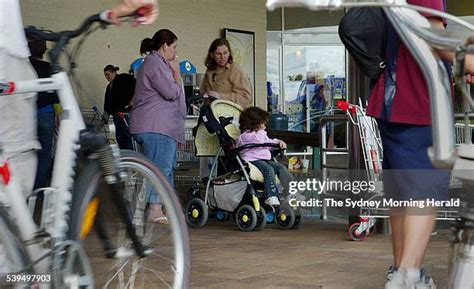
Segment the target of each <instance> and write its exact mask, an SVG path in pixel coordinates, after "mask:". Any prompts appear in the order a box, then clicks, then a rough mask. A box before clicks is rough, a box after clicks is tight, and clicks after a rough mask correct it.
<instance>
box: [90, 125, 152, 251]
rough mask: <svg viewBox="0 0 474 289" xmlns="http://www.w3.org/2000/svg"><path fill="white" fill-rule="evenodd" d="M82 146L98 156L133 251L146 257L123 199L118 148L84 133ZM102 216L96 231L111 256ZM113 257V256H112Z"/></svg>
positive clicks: (98, 137) (100, 137)
mask: <svg viewBox="0 0 474 289" xmlns="http://www.w3.org/2000/svg"><path fill="white" fill-rule="evenodd" d="M81 144H82V146H83V147H86V148H89V149H90V150H91V151H92V152H95V153H96V154H97V159H98V161H99V166H100V170H101V172H102V174H103V176H104V180H105V182H106V183H107V185H108V187H109V189H110V192H111V195H112V200H113V202H114V205H115V207H116V208H117V210H118V213H119V216H120V218H121V219H122V221H123V222H124V223H125V230H126V232H127V235H128V237H129V238H130V240H131V241H132V245H133V249H134V250H135V253H136V254H137V255H138V256H140V257H146V256H147V255H148V253H147V250H146V247H145V246H144V245H143V243H142V242H141V240H140V238H139V237H138V235H137V233H136V228H135V226H134V225H133V222H132V217H131V215H130V214H129V209H128V207H127V203H126V202H125V199H124V197H123V183H122V180H121V176H120V168H119V165H118V163H119V158H120V152H119V149H118V148H117V147H116V146H110V145H108V144H107V142H106V141H105V139H104V138H103V137H102V136H101V135H97V134H92V133H84V134H82V135H81ZM101 216H102V214H100V213H99V214H98V216H97V217H98V218H97V219H96V229H97V230H98V231H99V236H100V238H101V239H102V240H101V241H102V243H103V245H104V247H105V249H106V250H107V251H108V252H107V253H108V254H109V253H110V252H111V250H113V249H112V248H111V244H112V243H111V242H110V239H109V237H108V235H107V233H106V230H105V228H104V226H103V223H102V217H101ZM110 257H112V256H110Z"/></svg>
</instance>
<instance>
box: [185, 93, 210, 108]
mask: <svg viewBox="0 0 474 289" xmlns="http://www.w3.org/2000/svg"><path fill="white" fill-rule="evenodd" d="M203 99H209V100H211V101H214V100H216V99H217V97H214V96H210V95H207V94H200V95H196V96H191V97H188V98H186V106H187V107H189V106H190V105H191V104H192V103H193V102H196V101H201V100H203Z"/></svg>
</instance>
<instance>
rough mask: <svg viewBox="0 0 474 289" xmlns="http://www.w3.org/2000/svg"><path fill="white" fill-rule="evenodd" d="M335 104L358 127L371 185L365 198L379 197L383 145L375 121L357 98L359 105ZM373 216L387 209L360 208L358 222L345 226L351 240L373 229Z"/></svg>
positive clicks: (374, 221)
mask: <svg viewBox="0 0 474 289" xmlns="http://www.w3.org/2000/svg"><path fill="white" fill-rule="evenodd" d="M337 107H338V108H339V109H341V110H343V111H346V112H347V115H348V116H349V120H350V121H351V122H352V124H353V125H355V126H357V127H358V131H359V137H360V142H361V146H362V155H363V157H364V165H365V169H366V172H367V181H369V182H371V183H372V184H373V185H374V188H375V189H374V190H373V191H370V192H369V196H368V198H367V199H366V201H368V202H369V201H371V200H373V199H377V198H381V197H382V196H383V183H382V160H383V147H382V140H381V138H380V132H379V129H378V126H377V122H376V120H375V119H374V118H372V117H370V116H368V115H367V114H366V113H365V109H364V108H363V106H362V103H361V100H360V99H359V105H354V104H350V103H348V102H346V101H342V100H340V101H338V102H337ZM377 217H384V218H387V217H388V209H384V208H370V207H361V208H360V216H359V222H355V223H353V224H351V225H350V226H349V230H348V233H349V238H350V239H351V240H354V241H361V240H364V239H365V237H366V236H367V235H370V234H371V233H372V232H373V231H374V228H375V223H376V218H377Z"/></svg>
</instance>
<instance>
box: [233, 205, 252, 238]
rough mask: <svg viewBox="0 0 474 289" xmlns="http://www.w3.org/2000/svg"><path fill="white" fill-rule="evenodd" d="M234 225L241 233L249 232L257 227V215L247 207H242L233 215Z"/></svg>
mask: <svg viewBox="0 0 474 289" xmlns="http://www.w3.org/2000/svg"><path fill="white" fill-rule="evenodd" d="M235 223H236V224H237V227H239V229H240V230H241V231H244V232H250V231H252V230H253V229H254V228H255V226H256V225H257V213H256V212H255V209H254V208H252V207H251V206H249V205H243V206H242V207H240V208H239V209H238V210H237V213H236V214H235Z"/></svg>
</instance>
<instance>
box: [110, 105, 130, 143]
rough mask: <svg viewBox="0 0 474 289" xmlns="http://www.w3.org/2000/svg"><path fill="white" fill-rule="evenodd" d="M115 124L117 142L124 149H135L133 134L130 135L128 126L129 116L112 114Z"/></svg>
mask: <svg viewBox="0 0 474 289" xmlns="http://www.w3.org/2000/svg"><path fill="white" fill-rule="evenodd" d="M112 117H113V119H114V125H115V138H116V139H117V144H118V146H119V148H120V149H122V150H133V144H132V136H131V135H130V130H129V128H128V124H129V117H128V115H125V116H124V118H121V117H120V116H118V115H117V114H116V113H114V114H113V115H112Z"/></svg>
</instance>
